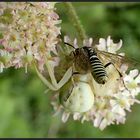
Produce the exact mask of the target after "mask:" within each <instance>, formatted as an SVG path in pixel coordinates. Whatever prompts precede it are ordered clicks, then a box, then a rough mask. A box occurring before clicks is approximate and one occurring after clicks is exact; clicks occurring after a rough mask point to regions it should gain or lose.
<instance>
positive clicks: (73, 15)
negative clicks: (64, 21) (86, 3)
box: [64, 2, 87, 41]
mask: <svg viewBox="0 0 140 140" xmlns="http://www.w3.org/2000/svg"><path fill="white" fill-rule="evenodd" d="M64 4H65V6H66V8H67V10H68V16H69V18H70V19H71V21H72V24H73V26H74V27H75V29H76V30H77V32H78V33H79V37H80V39H81V40H82V41H83V40H84V39H86V38H87V36H86V33H85V30H84V28H83V26H82V24H81V22H80V20H79V17H78V16H77V13H76V11H75V9H74V7H73V5H72V3H71V2H65V3H64Z"/></svg>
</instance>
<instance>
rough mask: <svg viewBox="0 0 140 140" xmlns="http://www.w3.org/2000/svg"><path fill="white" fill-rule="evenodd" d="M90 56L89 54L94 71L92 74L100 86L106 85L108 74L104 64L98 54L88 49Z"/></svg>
mask: <svg viewBox="0 0 140 140" xmlns="http://www.w3.org/2000/svg"><path fill="white" fill-rule="evenodd" d="M88 54H89V61H90V64H91V69H92V71H91V73H92V75H93V78H94V79H95V81H96V82H98V83H99V84H105V82H106V80H107V73H106V70H105V67H104V65H103V63H102V62H101V61H100V60H99V58H98V57H97V54H96V52H95V51H94V50H93V49H91V48H88Z"/></svg>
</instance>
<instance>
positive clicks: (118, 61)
mask: <svg viewBox="0 0 140 140" xmlns="http://www.w3.org/2000/svg"><path fill="white" fill-rule="evenodd" d="M96 51H97V54H98V57H100V58H101V59H102V60H103V61H104V63H108V62H112V63H114V64H115V65H116V66H117V67H120V66H121V65H122V64H127V65H128V66H132V67H138V66H139V67H140V61H138V60H136V59H134V58H130V57H126V56H122V55H119V54H114V53H110V52H106V51H100V50H96Z"/></svg>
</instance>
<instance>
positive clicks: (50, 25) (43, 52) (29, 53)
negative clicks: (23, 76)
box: [0, 2, 61, 72]
mask: <svg viewBox="0 0 140 140" xmlns="http://www.w3.org/2000/svg"><path fill="white" fill-rule="evenodd" d="M54 6H55V3H54V2H1V4H0V46H1V48H0V71H1V72H2V71H3V68H8V67H15V68H21V67H25V68H27V66H28V65H32V64H33V62H36V65H37V67H38V69H39V70H40V71H41V72H42V71H44V65H45V63H46V59H47V61H50V63H52V65H57V63H58V59H55V58H52V57H51V55H50V52H51V51H53V52H54V53H55V52H56V50H55V47H56V44H57V43H58V35H59V34H60V27H59V26H58V24H60V23H61V21H60V20H59V16H58V14H57V13H56V12H55V7H54ZM54 59H55V60H54Z"/></svg>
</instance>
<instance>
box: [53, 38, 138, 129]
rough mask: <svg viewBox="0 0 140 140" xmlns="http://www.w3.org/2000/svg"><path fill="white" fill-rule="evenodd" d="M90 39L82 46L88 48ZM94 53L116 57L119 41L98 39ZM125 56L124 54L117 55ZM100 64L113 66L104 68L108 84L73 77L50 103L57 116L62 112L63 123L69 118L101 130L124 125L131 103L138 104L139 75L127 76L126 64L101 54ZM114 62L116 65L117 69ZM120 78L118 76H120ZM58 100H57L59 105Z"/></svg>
mask: <svg viewBox="0 0 140 140" xmlns="http://www.w3.org/2000/svg"><path fill="white" fill-rule="evenodd" d="M64 40H65V42H67V43H70V44H72V45H73V46H74V47H75V48H77V47H78V43H77V40H76V39H74V41H71V40H70V38H68V37H65V38H64ZM92 42H93V40H92V38H89V39H86V40H84V41H83V46H87V47H91V46H92ZM95 46H96V48H97V50H99V51H106V52H110V53H113V54H118V52H117V51H118V50H119V49H120V48H121V47H122V40H120V42H119V43H114V42H113V40H112V39H111V37H110V36H109V37H108V38H107V39H104V38H100V39H99V44H96V45H95ZM119 55H121V56H124V55H125V54H124V53H119ZM100 57H101V58H102V62H103V63H104V64H106V63H107V62H108V61H111V60H112V62H114V63H115V64H114V65H110V66H108V67H107V68H106V71H107V74H108V80H107V82H106V83H105V84H104V85H100V84H98V83H97V82H96V81H95V80H94V78H93V77H92V75H91V73H87V74H84V75H81V74H78V75H74V76H73V77H72V78H73V80H74V82H72V80H69V82H67V84H65V85H64V86H63V87H62V88H61V89H60V91H59V93H58V92H57V94H56V95H55V96H54V98H53V100H52V105H53V107H54V109H55V111H56V114H57V113H59V112H61V111H63V115H62V121H63V122H66V121H67V120H68V118H69V116H70V115H72V116H73V119H74V120H81V122H82V123H83V122H84V121H91V122H92V123H93V126H94V127H98V128H99V129H101V130H103V129H104V128H106V127H107V126H108V125H111V124H119V123H125V120H126V114H127V111H129V112H130V111H131V106H132V105H133V104H134V103H140V101H139V100H137V99H136V96H137V95H138V94H139V93H140V74H139V72H138V70H137V69H133V70H130V71H129V73H127V70H128V67H129V65H128V64H127V63H125V62H121V63H119V61H118V60H119V59H118V58H117V57H116V61H115V59H113V58H110V59H109V58H108V57H105V55H102V54H100ZM117 61H118V63H119V65H117ZM115 66H117V69H116V67H115ZM118 70H119V72H120V73H121V75H122V76H120V74H119V72H118ZM58 98H59V99H60V100H59V101H58Z"/></svg>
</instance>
